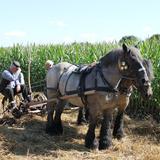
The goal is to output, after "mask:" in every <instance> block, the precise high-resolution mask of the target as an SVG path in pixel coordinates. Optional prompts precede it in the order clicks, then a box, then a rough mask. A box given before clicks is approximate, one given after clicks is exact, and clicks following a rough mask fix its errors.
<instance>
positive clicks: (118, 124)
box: [113, 110, 124, 139]
mask: <svg viewBox="0 0 160 160" xmlns="http://www.w3.org/2000/svg"><path fill="white" fill-rule="evenodd" d="M123 116H124V111H123V110H118V113H117V116H116V120H115V124H114V129H113V136H114V138H117V139H121V138H123V137H124V131H123Z"/></svg>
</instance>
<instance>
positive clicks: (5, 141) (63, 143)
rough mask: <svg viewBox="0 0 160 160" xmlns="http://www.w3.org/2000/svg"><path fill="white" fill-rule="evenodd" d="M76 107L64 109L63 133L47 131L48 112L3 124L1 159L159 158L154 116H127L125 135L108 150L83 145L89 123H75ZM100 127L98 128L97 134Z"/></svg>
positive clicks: (158, 128)
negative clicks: (43, 114) (134, 118)
mask: <svg viewBox="0 0 160 160" xmlns="http://www.w3.org/2000/svg"><path fill="white" fill-rule="evenodd" d="M76 117H77V111H66V112H65V113H63V115H62V118H63V124H64V134H63V135H62V136H53V137H52V136H49V135H48V134H46V133H45V123H46V116H44V117H41V116H37V115H25V116H23V117H21V118H20V119H18V120H16V121H15V124H13V125H8V124H1V125H0V159H1V160H51V159H52V160H53V159H54V160H77V159H79V160H91V159H94V160H160V124H157V123H156V122H154V121H153V120H152V119H151V118H150V119H148V120H145V121H136V120H133V119H130V118H129V117H128V116H125V125H124V127H125V133H126V136H125V137H124V138H123V139H122V140H121V141H118V140H116V139H113V146H112V147H111V148H110V149H108V150H103V151H98V150H94V151H93V150H89V149H87V148H85V147H84V138H85V134H86V131H87V128H88V126H87V125H84V126H77V125H76ZM98 131H99V128H97V136H98Z"/></svg>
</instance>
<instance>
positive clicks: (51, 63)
mask: <svg viewBox="0 0 160 160" xmlns="http://www.w3.org/2000/svg"><path fill="white" fill-rule="evenodd" d="M53 65H54V62H53V61H51V60H47V61H46V62H45V68H46V69H47V70H49V69H51V68H52V67H53Z"/></svg>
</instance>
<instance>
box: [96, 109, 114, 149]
mask: <svg viewBox="0 0 160 160" xmlns="http://www.w3.org/2000/svg"><path fill="white" fill-rule="evenodd" d="M111 124H112V112H111V111H105V112H104V114H103V120H102V122H101V129H100V140H99V149H100V150H102V149H107V148H109V147H110V146H111V145H112V134H111Z"/></svg>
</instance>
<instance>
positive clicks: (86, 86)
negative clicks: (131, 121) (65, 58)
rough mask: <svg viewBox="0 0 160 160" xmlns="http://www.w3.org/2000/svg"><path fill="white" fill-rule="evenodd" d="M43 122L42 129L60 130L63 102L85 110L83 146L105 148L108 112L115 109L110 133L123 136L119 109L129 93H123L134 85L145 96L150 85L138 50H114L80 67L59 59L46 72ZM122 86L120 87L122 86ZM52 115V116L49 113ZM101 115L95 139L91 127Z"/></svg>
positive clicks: (109, 141)
mask: <svg viewBox="0 0 160 160" xmlns="http://www.w3.org/2000/svg"><path fill="white" fill-rule="evenodd" d="M46 77H47V96H48V103H47V111H48V116H47V124H46V132H47V133H49V134H51V135H60V134H62V133H63V126H62V121H61V114H62V112H63V109H64V106H65V103H66V102H69V103H71V104H73V105H75V106H79V107H85V106H87V108H88V110H89V127H88V131H87V134H86V137H85V146H86V147H87V148H91V149H95V148H99V149H107V148H109V147H110V146H111V145H112V134H111V123H112V114H113V111H114V109H115V108H118V110H119V114H118V116H117V119H116V122H115V126H114V129H113V135H114V137H116V138H118V139H119V138H121V137H122V136H123V122H121V121H122V119H123V112H124V110H125V108H126V107H127V106H128V103H129V97H130V94H127V93H126V94H127V96H126V94H124V92H122V90H121V89H120V88H127V92H128V91H130V89H131V88H132V87H131V86H133V85H134V86H136V87H137V88H138V91H139V92H140V93H141V96H142V97H144V98H149V97H151V95H152V87H151V83H150V82H151V81H150V78H149V75H148V74H147V71H146V68H145V66H144V60H143V58H142V56H141V54H140V51H139V50H138V49H137V48H135V47H127V46H126V45H125V44H123V45H122V48H118V49H114V50H112V51H110V52H109V53H107V54H106V55H105V56H104V57H102V58H101V59H100V60H99V63H97V64H95V65H93V66H88V67H84V68H78V67H77V66H75V65H73V64H70V63H67V62H62V63H59V64H57V65H55V66H54V67H53V68H52V69H51V70H50V71H49V72H48V73H47V76H46ZM122 86H123V87H122ZM54 111H55V116H54V119H53V114H54ZM99 117H102V121H101V128H100V136H99V142H98V141H97V139H96V137H95V128H96V124H97V121H98V120H99Z"/></svg>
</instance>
